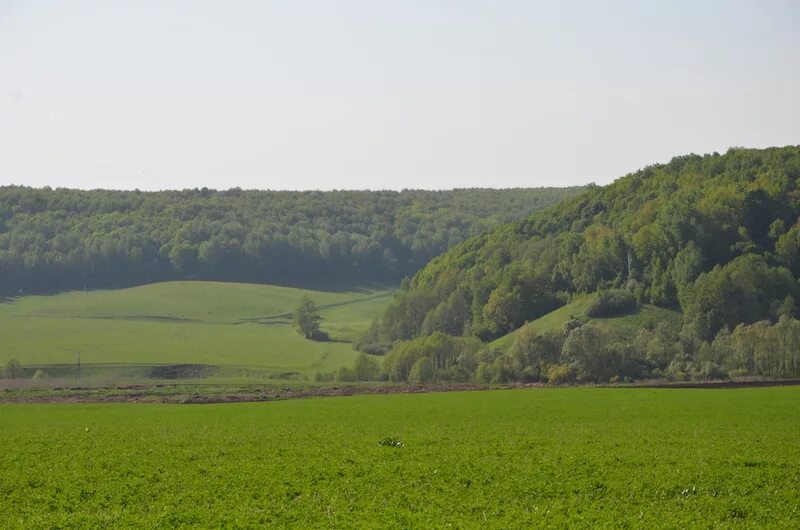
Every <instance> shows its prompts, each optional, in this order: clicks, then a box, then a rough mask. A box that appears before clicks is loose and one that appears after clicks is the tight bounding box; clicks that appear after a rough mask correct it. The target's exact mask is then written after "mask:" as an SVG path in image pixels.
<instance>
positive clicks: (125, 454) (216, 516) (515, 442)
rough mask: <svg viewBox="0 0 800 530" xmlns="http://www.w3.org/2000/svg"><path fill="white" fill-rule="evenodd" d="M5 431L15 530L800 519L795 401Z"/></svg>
mask: <svg viewBox="0 0 800 530" xmlns="http://www.w3.org/2000/svg"><path fill="white" fill-rule="evenodd" d="M0 432H2V436H1V437H0V469H2V470H3V472H2V474H0V499H2V502H0V527H2V528H31V527H48V528H69V527H99V526H103V525H106V526H114V527H131V528H134V527H135V528H146V527H180V526H185V525H186V526H188V525H197V526H202V527H222V526H228V527H255V526H263V525H266V526H271V527H297V528H309V527H334V528H348V527H356V528H383V527H390V528H409V527H418V528H435V527H436V528H438V527H454V528H465V527H466V528H478V527H481V528H489V527H493V528H510V527H517V528H530V527H551V528H565V527H578V526H579V527H631V528H684V527H689V526H699V527H704V528H713V527H716V528H730V527H740V526H742V527H745V526H747V527H752V526H759V527H775V528H789V527H795V528H796V527H797V524H798V521H800V443H798V440H800V388H797V387H793V388H759V389H738V390H685V389H684V390H675V389H620V388H616V389H598V388H594V389H592V388H578V389H546V390H507V391H500V390H497V391H483V392H453V393H439V394H395V395H387V396H354V397H339V398H322V399H306V400H294V401H282V402H272V403H250V404H226V405H141V404H118V405H97V404H94V405H90V404H81V405H75V404H72V405H56V404H48V405H3V406H0ZM386 437H392V438H395V439H397V440H398V441H400V442H401V443H402V444H403V445H402V446H401V447H395V446H391V445H380V444H379V441H381V440H383V439H384V438H386Z"/></svg>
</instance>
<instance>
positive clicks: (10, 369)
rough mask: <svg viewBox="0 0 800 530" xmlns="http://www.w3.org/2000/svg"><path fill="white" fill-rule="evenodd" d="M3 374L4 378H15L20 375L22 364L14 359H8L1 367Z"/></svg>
mask: <svg viewBox="0 0 800 530" xmlns="http://www.w3.org/2000/svg"><path fill="white" fill-rule="evenodd" d="M3 375H4V376H5V377H6V379H17V378H18V377H22V365H21V364H20V362H19V361H18V360H16V359H9V361H8V362H7V363H6V365H5V368H4V369H3Z"/></svg>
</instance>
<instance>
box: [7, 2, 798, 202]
mask: <svg viewBox="0 0 800 530" xmlns="http://www.w3.org/2000/svg"><path fill="white" fill-rule="evenodd" d="M798 28H800V2H798V1H797V0H752V1H736V0H730V1H702V0H694V1H671V2H655V1H642V0H635V1H620V2H612V1H599V0H595V1H586V2H578V1H569V0H567V1H547V2H538V1H511V0H509V1H503V0H494V1H489V0H486V1H482V0H474V1H467V0H461V1H444V0H404V1H400V2H388V1H376V0H365V1H353V0H337V1H333V0H329V1H307V0H286V1H278V0H274V1H269V0H259V1H252V2H250V1H237V0H230V1H225V2H220V1H218V0H217V1H213V2H212V1H204V0H193V1H185V2H184V1H172V0H157V1H150V0H136V1H132V0H128V1H124V2H122V1H115V0H99V1H83V0H72V1H69V2H64V1H61V2H58V1H47V0H41V1H36V2H33V1H30V0H0V185H4V184H21V185H27V186H36V187H40V186H51V187H69V188H84V189H91V188H113V189H142V190H157V189H182V188H194V187H203V186H207V187H209V188H217V189H226V188H231V187H237V186H238V187H241V188H245V189H251V188H258V189H323V190H326V189H403V188H426V189H444V188H456V187H495V188H497V187H531V186H562V185H575V184H585V183H588V182H595V183H598V184H605V183H608V182H611V181H613V180H614V179H615V178H617V177H619V176H622V175H624V174H626V173H629V172H631V171H635V170H637V169H639V168H641V167H643V166H645V165H648V164H652V163H657V162H666V161H668V160H669V159H670V158H671V157H672V156H675V155H680V154H686V153H690V152H694V153H708V152H713V151H718V152H724V151H726V150H727V149H728V148H729V147H731V146H746V147H767V146H773V145H790V144H791V145H797V144H800V29H798Z"/></svg>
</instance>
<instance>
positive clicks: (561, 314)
mask: <svg viewBox="0 0 800 530" xmlns="http://www.w3.org/2000/svg"><path fill="white" fill-rule="evenodd" d="M596 297H597V295H596V294H590V295H586V296H583V297H580V298H578V299H577V300H574V301H572V302H570V303H569V304H566V305H564V306H562V307H559V308H558V309H556V310H555V311H551V312H550V313H547V314H546V315H544V316H542V317H540V318H538V319H536V320H534V321H532V322H529V323H528V324H526V325H525V326H523V327H528V328H530V329H533V330H534V331H535V332H536V333H537V334H539V333H544V332H545V331H548V330H551V329H558V328H561V326H563V325H564V323H565V322H566V321H568V320H570V319H572V318H577V319H579V320H583V321H584V322H592V323H593V324H594V325H597V326H599V327H601V328H605V329H609V330H611V329H620V328H622V329H624V330H627V331H629V332H630V333H633V334H634V335H635V334H636V331H637V330H638V329H640V328H641V327H643V326H649V325H654V324H655V323H658V322H659V321H661V320H670V321H673V322H677V321H679V320H680V316H681V315H680V313H679V312H677V311H672V310H669V309H663V308H660V307H655V306H652V305H649V304H642V305H641V306H639V309H638V311H636V313H633V314H630V315H623V316H618V317H610V318H591V317H588V316H586V310H587V309H588V307H589V305H590V304H591V303H592V301H593V300H594V299H595V298H596ZM519 329H522V328H519ZM519 329H516V330H514V331H512V332H511V333H508V334H507V335H503V336H502V337H500V338H499V339H497V340H495V341H493V342H492V343H490V346H491V347H493V348H495V349H497V350H500V351H508V350H509V349H510V348H511V346H513V344H514V340H515V339H516V337H517V333H519Z"/></svg>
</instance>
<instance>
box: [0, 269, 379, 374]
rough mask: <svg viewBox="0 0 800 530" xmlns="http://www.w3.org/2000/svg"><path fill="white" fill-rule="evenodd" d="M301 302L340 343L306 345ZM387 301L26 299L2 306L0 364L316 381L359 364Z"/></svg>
mask: <svg viewBox="0 0 800 530" xmlns="http://www.w3.org/2000/svg"><path fill="white" fill-rule="evenodd" d="M304 295H308V296H310V297H311V298H312V299H313V300H314V301H315V302H316V303H317V304H318V306H320V308H321V309H322V310H321V313H322V316H323V324H322V326H323V329H325V330H327V331H328V332H329V333H330V334H331V337H332V338H333V339H334V340H335V341H339V342H324V343H320V342H313V341H309V340H305V339H304V338H302V337H301V336H299V335H298V334H297V333H296V332H295V331H294V330H293V329H292V327H291V312H292V310H293V309H294V307H295V306H296V305H297V303H298V302H299V300H300V298H301V297H302V296H304ZM390 298H391V293H390V291H371V290H362V291H351V292H320V291H307V290H302V289H293V288H289V287H277V286H269V285H253V284H241V283H222V282H166V283H157V284H151V285H145V286H141V287H135V288H131V289H121V290H110V291H89V292H70V293H64V294H58V295H53V296H25V297H21V298H16V299H12V300H8V301H5V302H4V303H1V304H0V336H1V337H2V338H3V345H2V350H0V361H3V362H5V360H7V359H9V358H12V357H13V358H16V359H18V360H19V361H20V362H21V363H22V364H23V365H26V366H31V365H43V366H54V365H68V366H71V365H73V364H74V363H75V361H76V352H80V356H81V362H82V363H83V364H84V367H85V370H91V367H92V365H96V366H100V365H102V366H106V367H110V366H114V367H117V369H119V367H120V366H149V365H159V364H209V365H218V366H233V367H248V368H256V369H259V370H263V371H265V373H267V372H270V371H271V372H275V373H298V374H310V375H313V374H314V373H316V372H318V371H330V370H334V369H336V368H339V367H340V366H344V365H350V364H352V362H353V359H354V358H355V356H356V352H354V351H353V349H352V347H351V346H350V344H349V343H347V342H348V341H349V340H351V339H352V338H353V336H354V335H355V334H357V333H359V332H360V331H362V330H363V329H365V328H366V327H367V326H368V325H369V323H370V321H371V319H372V318H373V317H374V315H375V314H377V313H379V312H380V311H381V310H382V309H383V308H384V307H385V306H386V304H387V303H388V302H389V300H390ZM86 365H89V366H88V367H87V366H86ZM109 369H110V368H109Z"/></svg>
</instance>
